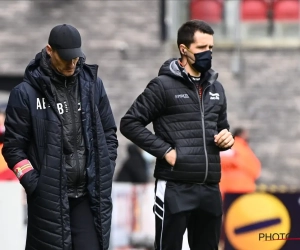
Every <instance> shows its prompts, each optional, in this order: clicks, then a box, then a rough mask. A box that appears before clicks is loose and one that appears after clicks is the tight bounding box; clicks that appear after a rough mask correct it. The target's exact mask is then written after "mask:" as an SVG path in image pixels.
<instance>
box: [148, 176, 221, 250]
mask: <svg viewBox="0 0 300 250" xmlns="http://www.w3.org/2000/svg"><path fill="white" fill-rule="evenodd" d="M154 213H155V227H156V232H155V250H181V249H182V241H183V235H184V233H185V230H186V229H187V233H188V242H189V246H190V249H191V250H217V249H218V244H219V238H220V231H221V223H222V201H221V195H220V191H219V186H218V185H217V184H214V185H198V184H188V183H178V182H170V181H162V180H157V181H156V184H155V205H154Z"/></svg>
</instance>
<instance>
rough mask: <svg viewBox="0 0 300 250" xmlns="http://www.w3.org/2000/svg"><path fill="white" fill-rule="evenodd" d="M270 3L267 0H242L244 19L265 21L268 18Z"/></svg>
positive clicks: (242, 16)
mask: <svg viewBox="0 0 300 250" xmlns="http://www.w3.org/2000/svg"><path fill="white" fill-rule="evenodd" d="M267 12H268V5H267V3H266V1H265V0H242V2H241V19H242V21H263V20H266V19H267Z"/></svg>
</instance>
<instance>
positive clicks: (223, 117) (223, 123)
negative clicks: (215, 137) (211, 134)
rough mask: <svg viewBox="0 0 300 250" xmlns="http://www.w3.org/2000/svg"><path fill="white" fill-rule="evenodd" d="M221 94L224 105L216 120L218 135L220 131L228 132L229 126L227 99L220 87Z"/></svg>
mask: <svg viewBox="0 0 300 250" xmlns="http://www.w3.org/2000/svg"><path fill="white" fill-rule="evenodd" d="M221 87H222V90H223V93H224V103H223V106H222V108H221V110H220V114H219V118H218V124H217V126H218V133H220V131H222V130H223V129H227V130H228V131H229V129H230V126H229V123H228V120H227V99H226V95H225V90H224V88H223V86H222V85H221ZM227 149H229V148H220V150H221V151H223V150H227Z"/></svg>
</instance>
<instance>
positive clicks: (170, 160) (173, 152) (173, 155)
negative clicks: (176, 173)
mask: <svg viewBox="0 0 300 250" xmlns="http://www.w3.org/2000/svg"><path fill="white" fill-rule="evenodd" d="M176 157H177V155H176V150H175V149H172V150H171V151H170V152H169V153H167V154H166V155H165V159H166V161H167V162H168V163H169V164H170V165H171V166H172V167H174V165H175V162H176Z"/></svg>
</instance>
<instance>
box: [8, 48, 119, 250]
mask: <svg viewBox="0 0 300 250" xmlns="http://www.w3.org/2000/svg"><path fill="white" fill-rule="evenodd" d="M40 57H41V55H40V53H39V54H37V56H36V58H35V60H33V61H32V62H31V63H30V64H29V65H28V67H27V69H26V71H25V77H24V81H23V82H22V83H21V84H19V85H18V86H16V87H15V88H14V89H13V90H12V92H11V94H10V97H9V101H8V106H7V116H6V123H5V126H6V133H5V141H4V148H3V155H4V157H5V160H6V161H7V163H8V166H9V168H11V169H12V168H13V167H14V166H15V165H16V164H17V163H18V162H20V161H21V160H23V159H28V160H29V161H30V162H31V164H32V165H33V167H34V170H33V171H30V172H28V173H27V174H25V175H24V176H23V178H22V179H21V184H22V185H23V186H24V188H25V190H26V192H27V200H28V230H27V242H26V250H71V249H72V241H71V231H70V218H69V204H68V194H67V187H66V169H65V166H64V159H63V154H62V150H63V145H62V143H63V140H62V138H63V131H62V128H63V127H62V123H61V120H60V115H59V113H58V110H57V106H56V105H57V104H56V102H55V99H54V97H53V94H52V91H51V83H50V79H49V77H47V76H45V75H44V74H43V73H42V72H41V70H40V67H39V65H40ZM81 67H82V69H81V72H80V74H79V81H78V82H79V88H80V91H81V114H82V129H83V134H84V139H85V145H86V148H87V176H88V193H89V197H90V204H91V209H92V211H93V214H94V217H95V226H96V229H97V233H98V236H99V241H100V244H101V247H102V249H105V250H106V249H108V247H109V236H110V226H111V213H112V201H111V186H112V177H113V173H114V168H115V160H116V157H117V146H118V142H117V137H116V125H115V121H114V118H113V114H112V111H111V108H110V104H109V101H108V98H107V95H106V93H105V89H104V86H103V83H102V81H101V80H100V79H99V78H98V77H97V70H98V66H97V65H87V64H84V63H82V65H81Z"/></svg>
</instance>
